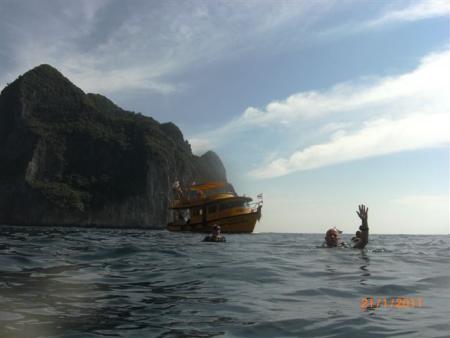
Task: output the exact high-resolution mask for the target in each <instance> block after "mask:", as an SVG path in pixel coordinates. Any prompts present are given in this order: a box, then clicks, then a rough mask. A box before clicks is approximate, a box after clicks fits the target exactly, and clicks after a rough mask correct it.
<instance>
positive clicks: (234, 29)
mask: <svg viewBox="0 0 450 338" xmlns="http://www.w3.org/2000/svg"><path fill="white" fill-rule="evenodd" d="M449 16H450V3H449V2H448V1H446V0H444V1H431V0H428V1H420V0H416V1H352V0H344V1H331V0H330V1H320V0H319V1H300V0H299V1H264V0H263V1H250V0H246V1H138V0H133V1H126V2H125V1H114V0H111V1H108V0H99V1H95V0H78V1H70V2H69V1H46V0H44V1H39V2H38V1H20V0H19V1H17V0H14V1H12V0H0V44H1V46H2V48H1V49H0V64H1V65H2V67H0V87H3V86H4V85H5V84H6V83H8V82H11V81H12V80H14V79H15V78H16V77H17V75H18V74H21V73H23V72H25V71H26V70H28V69H30V68H32V67H34V66H36V65H39V64H41V63H49V64H51V65H53V66H55V67H56V68H58V69H59V70H60V71H61V72H63V73H64V74H65V75H66V76H67V77H69V78H70V79H71V80H72V81H73V82H74V83H75V84H76V85H78V86H79V87H81V88H82V89H83V90H84V91H86V92H97V93H101V94H104V95H106V96H108V97H109V98H111V99H112V100H113V101H115V102H116V103H117V104H119V105H120V106H122V107H123V108H125V109H128V110H133V111H138V112H142V113H143V114H146V115H149V116H152V117H154V118H156V119H157V120H159V121H161V122H165V121H173V122H175V123H176V124H177V125H178V126H180V128H181V129H182V131H183V133H184V135H185V137H186V138H187V139H188V140H189V141H190V143H191V144H192V146H193V149H194V151H195V152H196V153H198V154H201V153H202V152H204V151H205V150H208V149H212V150H214V151H216V152H217V153H218V154H219V155H220V156H221V158H222V159H223V161H224V164H225V166H226V168H227V171H228V176H229V180H230V181H231V182H232V183H233V184H234V185H235V187H236V189H237V190H238V192H240V193H245V194H247V195H253V196H255V195H256V194H257V193H259V192H263V193H264V200H265V205H264V209H263V214H264V216H263V220H262V222H261V223H259V224H258V225H257V231H261V232H262V231H273V232H324V231H325V230H326V229H327V228H328V227H329V226H334V225H336V226H338V227H340V228H341V229H343V230H344V232H345V233H347V234H349V233H352V232H353V231H354V230H355V227H356V225H357V224H358V223H359V222H358V219H357V217H356V214H355V212H354V210H356V206H357V205H358V204H359V203H367V204H368V205H369V208H370V224H371V231H373V232H374V233H447V234H448V233H449V227H450V225H449V143H450V96H449V95H448V88H449V87H450V21H449Z"/></svg>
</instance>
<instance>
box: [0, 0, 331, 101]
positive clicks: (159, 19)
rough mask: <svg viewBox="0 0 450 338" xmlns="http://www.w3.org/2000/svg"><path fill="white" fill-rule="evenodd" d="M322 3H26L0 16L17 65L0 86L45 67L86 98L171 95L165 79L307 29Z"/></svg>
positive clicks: (173, 88) (170, 85) (173, 87)
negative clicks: (287, 30) (296, 27)
mask: <svg viewBox="0 0 450 338" xmlns="http://www.w3.org/2000/svg"><path fill="white" fill-rule="evenodd" d="M321 4H322V2H318V3H310V2H295V3H291V2H281V3H278V2H271V1H268V2H260V1H247V2H245V3H240V4H236V3H230V2H228V1H216V2H214V3H209V2H204V1H184V2H161V3H158V4H157V3H153V2H146V1H136V2H133V3H132V4H129V3H118V2H108V1H103V0H102V1H87V0H83V1H81V2H77V3H76V4H75V5H70V4H67V5H66V4H65V5H64V6H61V4H58V3H56V4H52V3H51V2H44V5H45V6H41V7H42V8H41V7H39V6H40V4H35V5H34V4H32V5H30V6H28V7H27V10H26V11H25V10H22V9H20V10H17V9H15V10H17V13H15V14H14V15H12V14H9V16H5V14H4V15H3V16H2V15H1V14H0V19H2V20H0V30H3V31H4V34H5V36H6V35H10V36H13V37H14V43H13V44H11V46H9V47H8V48H9V49H8V54H9V55H10V57H11V59H13V60H14V63H15V65H16V66H15V67H13V68H11V69H10V71H9V72H8V74H1V75H2V79H1V80H2V81H1V82H2V83H0V84H5V83H6V82H7V81H8V82H9V81H11V80H12V79H13V78H15V77H16V76H17V75H18V74H20V73H23V72H24V71H26V70H28V69H30V68H32V67H34V66H36V65H38V64H40V63H50V64H52V65H54V66H55V67H56V68H58V69H59V70H60V71H62V72H63V73H64V74H66V75H67V76H68V77H69V78H71V79H73V80H74V82H75V83H76V84H78V85H79V86H81V87H82V88H83V89H85V90H87V91H91V90H93V91H100V92H104V93H106V94H108V93H111V92H115V91H120V90H130V89H131V90H133V89H144V90H148V91H152V92H159V93H163V94H167V93H172V92H174V91H177V90H179V89H180V88H183V85H180V84H179V83H177V82H176V81H174V80H173V79H170V77H172V76H174V75H176V74H179V73H180V72H182V71H183V70H186V69H188V68H190V67H197V66H198V65H205V64H206V63H208V62H217V61H218V60H220V59H223V58H232V57H233V56H236V55H239V53H241V52H243V51H245V50H248V49H249V48H254V47H255V46H257V45H258V44H261V43H265V39H266V38H267V35H268V34H271V33H273V32H275V31H276V30H277V29H279V28H280V27H282V26H283V25H285V24H287V23H289V22H292V21H294V20H296V19H300V18H301V20H298V22H302V23H303V22H304V24H305V25H307V24H308V22H310V21H311V20H313V17H314V16H315V14H314V15H313V13H316V12H319V13H320V12H321V11H324V10H327V9H321V6H320V5H321ZM19 5H23V4H21V3H20V2H19ZM12 7H13V6H12ZM24 7H25V6H24ZM325 7H326V6H325ZM10 11H13V9H10ZM33 21H36V22H33ZM17 22H21V24H20V25H19V24H17ZM29 22H32V25H33V26H34V27H30V26H31V24H30V25H29V24H28V23H29ZM38 23H39V24H38ZM2 28H3V29H2ZM4 48H6V46H4ZM2 49H3V48H2ZM169 79H170V80H169Z"/></svg>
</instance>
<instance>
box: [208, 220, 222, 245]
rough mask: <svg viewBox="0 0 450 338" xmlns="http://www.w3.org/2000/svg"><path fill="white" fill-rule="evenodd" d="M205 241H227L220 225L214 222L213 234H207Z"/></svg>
mask: <svg viewBox="0 0 450 338" xmlns="http://www.w3.org/2000/svg"><path fill="white" fill-rule="evenodd" d="M203 242H225V237H224V236H222V233H221V229H220V225H217V224H214V226H213V231H212V233H211V235H209V236H206V237H205V238H204V239H203Z"/></svg>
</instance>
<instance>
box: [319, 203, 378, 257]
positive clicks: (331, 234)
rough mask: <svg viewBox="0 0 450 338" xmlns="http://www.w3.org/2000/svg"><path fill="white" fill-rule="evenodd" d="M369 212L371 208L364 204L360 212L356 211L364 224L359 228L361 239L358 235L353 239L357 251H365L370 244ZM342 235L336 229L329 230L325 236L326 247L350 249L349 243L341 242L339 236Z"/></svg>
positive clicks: (359, 209) (359, 208)
mask: <svg viewBox="0 0 450 338" xmlns="http://www.w3.org/2000/svg"><path fill="white" fill-rule="evenodd" d="M368 212H369V208H367V207H366V206H365V205H364V204H361V205H360V206H359V207H358V211H356V213H357V214H358V216H359V218H360V219H361V222H362V224H361V226H360V227H359V230H360V231H359V237H358V235H357V236H356V237H354V239H353V238H352V242H353V248H355V249H364V247H365V246H366V245H367V243H369V226H368V223H367V218H368ZM341 233H342V231H340V230H338V229H336V228H332V229H329V230H328V231H327V232H326V234H325V243H324V246H325V247H328V248H334V247H350V245H348V244H347V243H345V242H341V241H340V237H339V235H340V234H341Z"/></svg>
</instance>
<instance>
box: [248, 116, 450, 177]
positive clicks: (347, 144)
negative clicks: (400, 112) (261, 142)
mask: <svg viewBox="0 0 450 338" xmlns="http://www.w3.org/2000/svg"><path fill="white" fill-rule="evenodd" d="M449 143H450V114H449V113H443V114H429V115H418V116H410V117H407V118H403V119H399V120H375V121H371V122H368V123H366V125H365V126H364V127H363V128H362V129H361V130H358V131H357V132H355V133H352V134H349V135H346V134H343V135H333V137H332V139H331V141H329V142H327V143H323V144H317V145H313V146H310V147H308V148H306V149H304V150H302V151H299V152H296V153H294V154H292V155H291V156H290V157H289V158H288V159H283V158H281V159H277V160H274V161H272V162H271V163H270V164H269V165H267V166H265V167H263V168H262V169H258V170H255V171H253V172H252V173H251V175H252V176H254V177H256V178H270V177H277V176H282V175H287V174H289V173H292V172H294V171H298V170H308V169H314V168H319V167H323V166H327V165H332V164H336V163H342V162H348V161H353V160H357V159H362V158H367V157H373V156H379V155H386V154H391V153H396V152H401V151H408V150H414V149H421V148H429V147H439V146H445V145H447V144H449Z"/></svg>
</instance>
